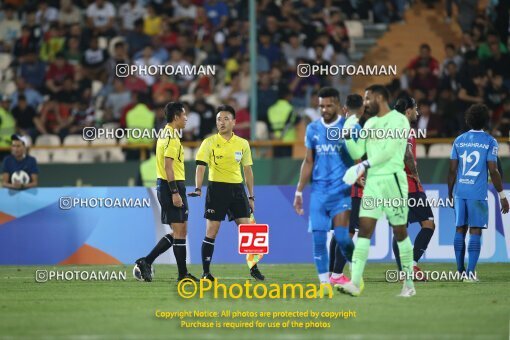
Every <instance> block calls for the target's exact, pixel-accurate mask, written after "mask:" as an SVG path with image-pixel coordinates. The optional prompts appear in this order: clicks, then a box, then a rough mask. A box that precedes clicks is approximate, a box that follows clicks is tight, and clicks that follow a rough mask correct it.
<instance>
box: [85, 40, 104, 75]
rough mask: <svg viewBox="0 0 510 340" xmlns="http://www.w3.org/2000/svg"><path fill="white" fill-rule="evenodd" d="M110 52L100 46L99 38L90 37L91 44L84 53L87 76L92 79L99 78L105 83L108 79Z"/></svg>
mask: <svg viewBox="0 0 510 340" xmlns="http://www.w3.org/2000/svg"><path fill="white" fill-rule="evenodd" d="M107 60H108V52H107V51H106V50H105V49H102V48H100V47H99V43H98V38H97V37H93V38H92V39H90V45H89V48H88V49H87V50H85V53H83V60H82V66H83V67H84V68H85V72H86V75H87V77H89V78H90V79H92V80H99V81H101V82H103V83H105V82H106V80H107V79H108V73H107V69H106V61H107Z"/></svg>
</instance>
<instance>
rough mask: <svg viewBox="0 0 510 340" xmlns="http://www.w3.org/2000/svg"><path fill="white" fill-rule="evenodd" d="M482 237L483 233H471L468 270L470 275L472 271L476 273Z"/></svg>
mask: <svg viewBox="0 0 510 340" xmlns="http://www.w3.org/2000/svg"><path fill="white" fill-rule="evenodd" d="M480 238H481V235H474V234H470V235H469V244H468V254H469V261H468V272H467V274H468V275H470V274H471V273H473V274H474V273H475V268H476V264H477V263H478V258H479V257H480V245H481V242H480Z"/></svg>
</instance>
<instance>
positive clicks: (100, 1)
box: [86, 0, 115, 37]
mask: <svg viewBox="0 0 510 340" xmlns="http://www.w3.org/2000/svg"><path fill="white" fill-rule="evenodd" d="M86 15H87V25H88V28H89V29H90V30H91V31H92V32H93V34H95V35H97V36H106V37H113V36H114V35H115V29H114V24H115V7H114V6H113V5H112V4H111V3H110V2H108V1H105V0H95V2H93V3H91V4H90V5H89V6H88V7H87V12H86Z"/></svg>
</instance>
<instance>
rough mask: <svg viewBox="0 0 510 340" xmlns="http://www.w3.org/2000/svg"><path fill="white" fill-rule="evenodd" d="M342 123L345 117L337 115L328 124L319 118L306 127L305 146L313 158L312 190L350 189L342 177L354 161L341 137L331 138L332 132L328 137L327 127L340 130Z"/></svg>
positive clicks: (330, 191)
mask: <svg viewBox="0 0 510 340" xmlns="http://www.w3.org/2000/svg"><path fill="white" fill-rule="evenodd" d="M344 123H345V118H344V117H341V116H339V117H338V119H337V120H336V121H335V122H333V123H331V124H329V125H327V124H326V123H324V120H323V119H322V118H321V119H318V120H316V121H314V122H312V123H310V124H308V126H307V127H306V135H305V146H306V147H307V148H308V149H311V150H312V152H313V158H314V163H313V172H312V179H311V182H312V190H314V191H315V190H319V191H322V192H327V193H337V192H342V191H345V190H348V189H350V185H347V184H345V183H344V181H343V180H342V178H343V176H344V174H345V172H346V171H347V169H349V167H351V166H352V165H353V164H354V161H353V160H352V159H351V157H350V156H349V153H348V152H347V148H346V146H345V141H344V140H343V139H341V138H340V139H338V138H331V135H332V134H329V138H328V129H337V130H338V131H341V130H342V128H343V126H344ZM330 132H331V131H330ZM335 136H337V137H338V136H339V135H337V134H335Z"/></svg>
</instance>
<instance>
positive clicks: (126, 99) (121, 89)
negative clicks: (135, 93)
mask: <svg viewBox="0 0 510 340" xmlns="http://www.w3.org/2000/svg"><path fill="white" fill-rule="evenodd" d="M130 102H131V92H130V91H129V90H127V89H126V87H125V86H124V80H122V79H119V78H117V79H115V80H114V81H113V92H111V93H110V94H108V96H107V97H106V102H105V109H106V111H107V114H108V115H109V116H111V117H112V120H114V121H117V122H118V121H119V120H120V117H121V115H122V109H123V108H124V107H126V106H127V105H128V104H129V103H130Z"/></svg>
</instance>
